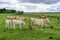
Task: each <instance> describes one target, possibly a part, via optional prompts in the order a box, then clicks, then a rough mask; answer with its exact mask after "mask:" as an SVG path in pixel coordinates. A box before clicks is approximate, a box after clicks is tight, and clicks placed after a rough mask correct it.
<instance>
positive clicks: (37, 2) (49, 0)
mask: <svg viewBox="0 0 60 40" xmlns="http://www.w3.org/2000/svg"><path fill="white" fill-rule="evenodd" d="M0 8H6V9H15V10H20V11H25V12H60V0H0Z"/></svg>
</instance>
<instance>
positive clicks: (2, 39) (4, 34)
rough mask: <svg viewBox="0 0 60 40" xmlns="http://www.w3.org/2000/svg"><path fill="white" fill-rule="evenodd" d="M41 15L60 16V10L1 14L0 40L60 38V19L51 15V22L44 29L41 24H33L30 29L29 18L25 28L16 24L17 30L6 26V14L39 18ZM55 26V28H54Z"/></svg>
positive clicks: (58, 39)
mask: <svg viewBox="0 0 60 40" xmlns="http://www.w3.org/2000/svg"><path fill="white" fill-rule="evenodd" d="M40 15H49V16H60V12H39V13H38V12H34V13H33V12H31V13H28V12H27V13H25V14H22V15H16V14H0V40H60V20H59V21H58V20H57V19H56V18H52V17H49V19H50V21H51V23H50V24H48V25H46V26H45V27H44V28H43V30H41V28H40V27H39V26H36V25H33V29H32V30H30V29H29V27H28V25H29V20H26V21H25V22H26V25H25V26H24V27H23V29H19V26H18V25H16V30H14V29H6V28H5V19H6V16H26V17H29V18H30V17H35V18H39V16H40ZM52 27H53V28H52Z"/></svg>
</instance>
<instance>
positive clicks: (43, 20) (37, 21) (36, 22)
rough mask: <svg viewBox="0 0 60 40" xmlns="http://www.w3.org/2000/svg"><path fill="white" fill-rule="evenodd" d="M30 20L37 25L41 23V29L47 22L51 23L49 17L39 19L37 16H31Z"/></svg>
mask: <svg viewBox="0 0 60 40" xmlns="http://www.w3.org/2000/svg"><path fill="white" fill-rule="evenodd" d="M30 22H31V23H32V24H35V25H40V26H41V29H42V27H43V26H44V25H45V24H48V23H50V20H49V19H48V18H45V19H42V18H41V19H37V18H30Z"/></svg>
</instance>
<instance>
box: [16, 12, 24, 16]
mask: <svg viewBox="0 0 60 40" xmlns="http://www.w3.org/2000/svg"><path fill="white" fill-rule="evenodd" d="M23 13H24V12H23V11H16V14H18V15H22V14H23Z"/></svg>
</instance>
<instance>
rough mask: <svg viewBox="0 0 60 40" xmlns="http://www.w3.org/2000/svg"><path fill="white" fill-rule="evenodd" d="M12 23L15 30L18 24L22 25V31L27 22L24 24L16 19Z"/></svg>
mask: <svg viewBox="0 0 60 40" xmlns="http://www.w3.org/2000/svg"><path fill="white" fill-rule="evenodd" d="M12 23H13V27H14V29H15V25H16V24H19V25H20V29H21V27H22V26H24V25H25V22H24V21H21V20H16V19H13V20H12Z"/></svg>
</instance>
